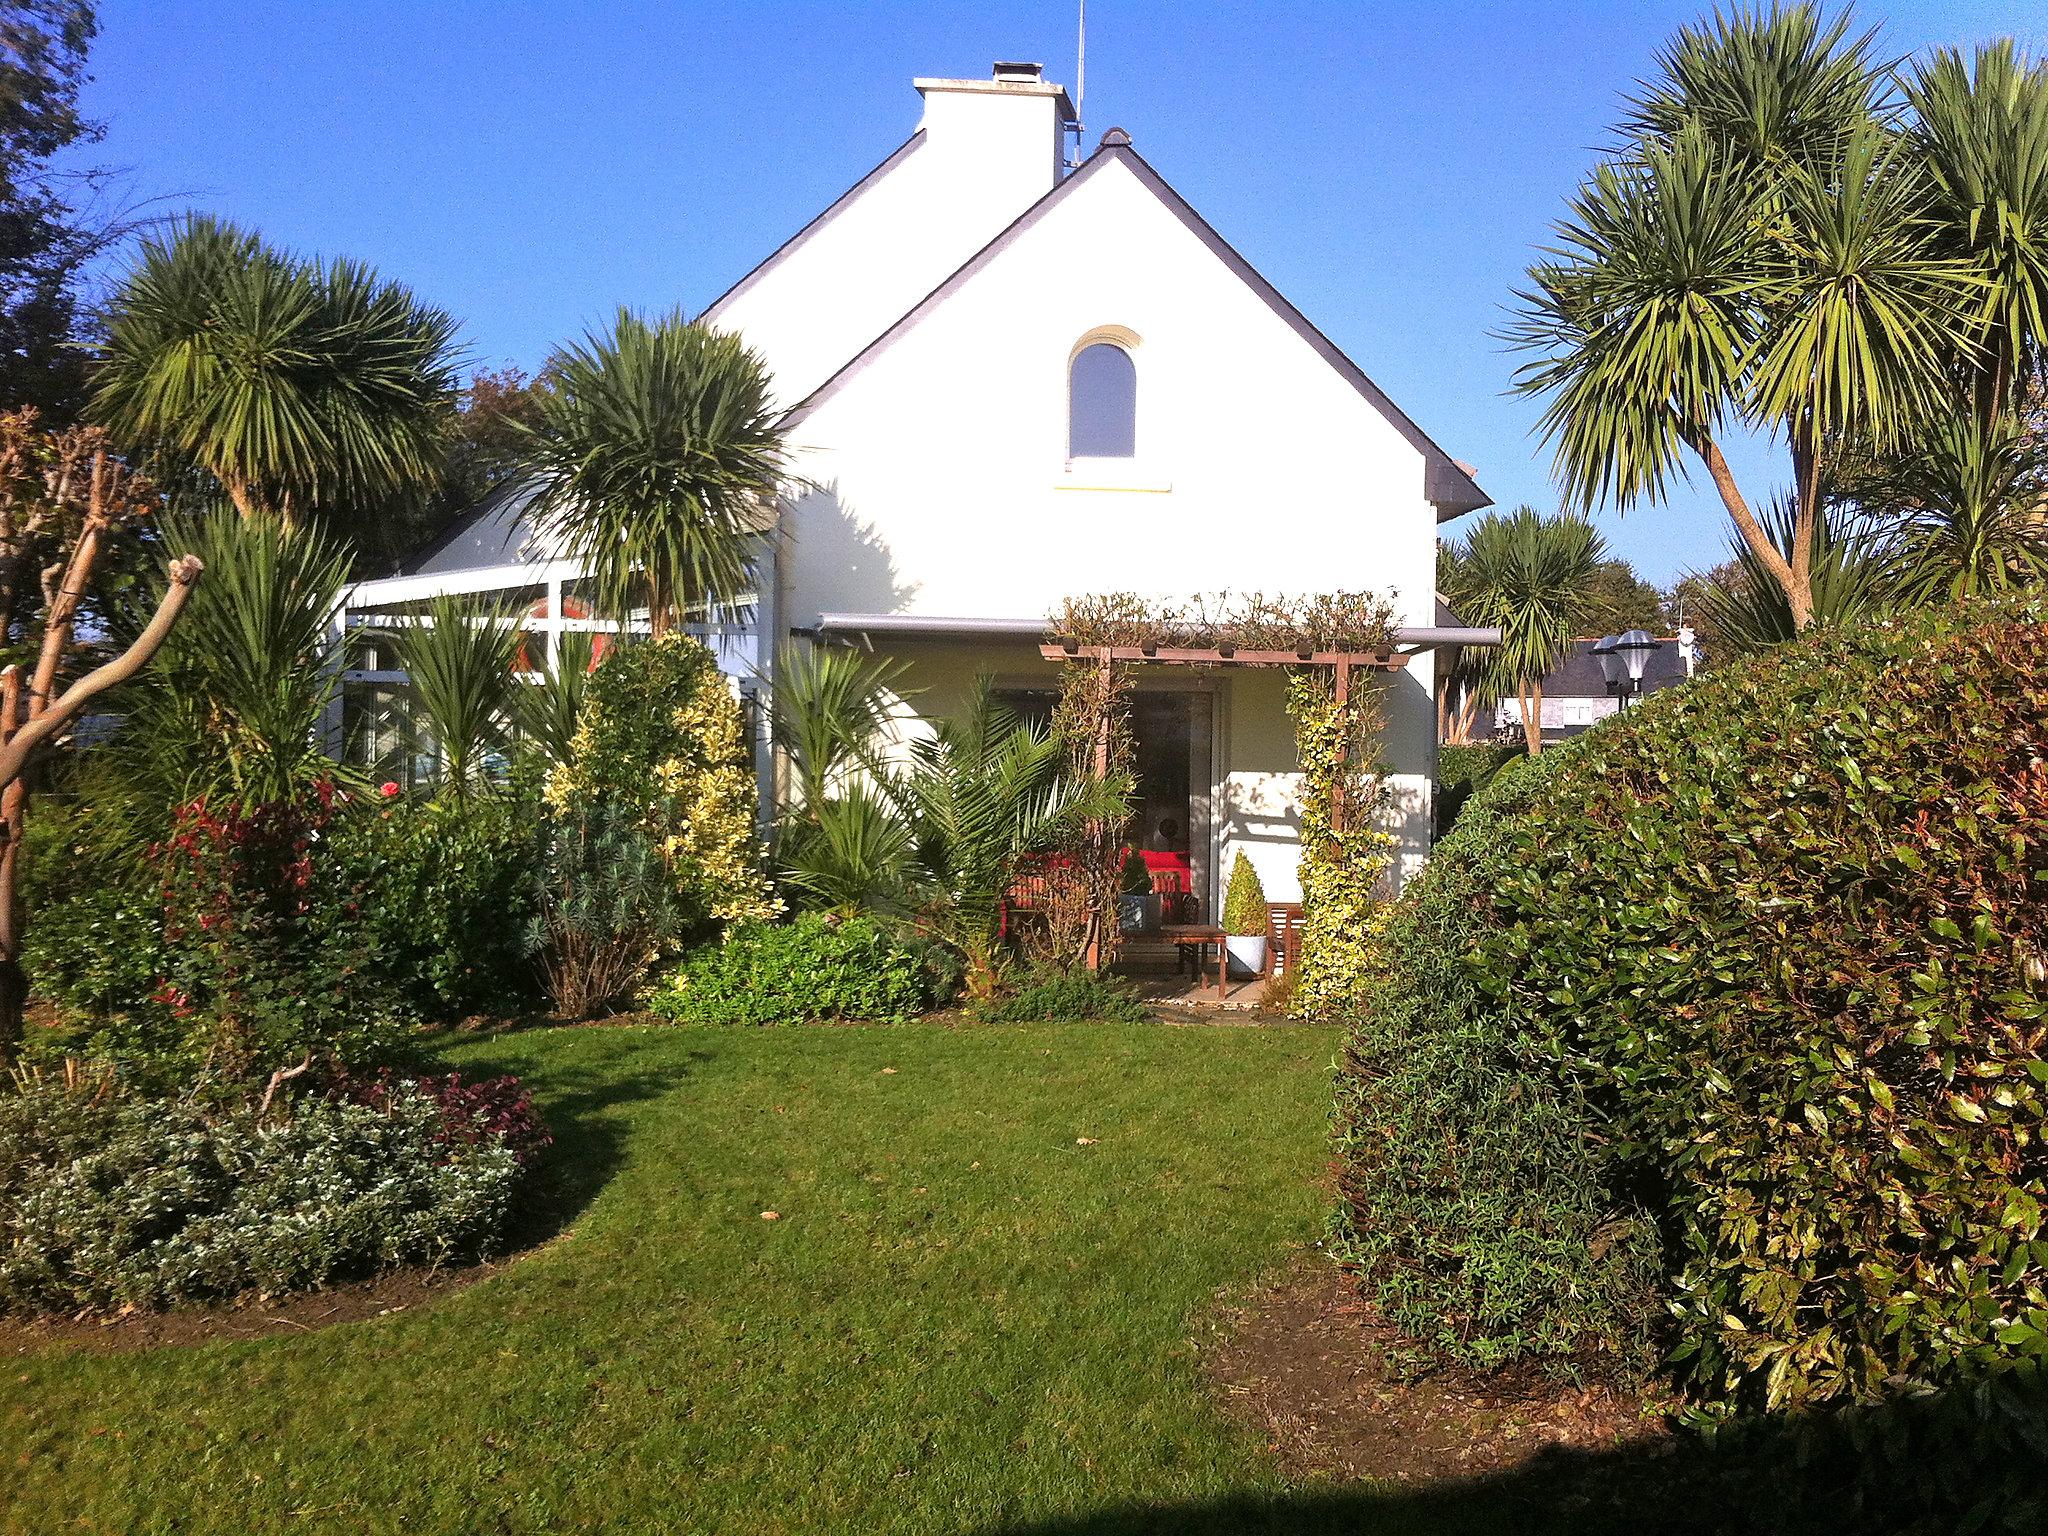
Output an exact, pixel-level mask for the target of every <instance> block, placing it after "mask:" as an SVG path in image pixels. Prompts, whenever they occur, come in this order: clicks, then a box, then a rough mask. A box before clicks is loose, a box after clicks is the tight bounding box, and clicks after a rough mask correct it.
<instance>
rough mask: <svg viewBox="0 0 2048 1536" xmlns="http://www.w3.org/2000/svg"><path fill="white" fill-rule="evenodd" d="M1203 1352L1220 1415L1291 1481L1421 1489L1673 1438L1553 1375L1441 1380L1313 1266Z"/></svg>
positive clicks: (1647, 1408)
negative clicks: (1263, 1448)
mask: <svg viewBox="0 0 2048 1536" xmlns="http://www.w3.org/2000/svg"><path fill="white" fill-rule="evenodd" d="M1222 1333H1223V1337H1222V1339H1221V1340H1220V1342H1219V1343H1218V1344H1217V1345H1216V1346H1215V1347H1214V1348H1212V1349H1211V1350H1210V1351H1209V1354H1208V1356H1207V1359H1206V1367H1207V1372H1208V1375H1209V1379H1210V1381H1211V1383H1212V1385H1213V1387H1214V1388H1215V1390H1216V1391H1217V1393H1218V1395H1219V1397H1220V1399H1221V1401H1222V1402H1223V1404H1224V1406H1225V1409H1226V1411H1227V1412H1229V1413H1230V1414H1231V1415H1232V1416H1233V1417H1235V1418H1237V1419H1238V1420H1240V1421H1241V1422H1245V1423H1248V1424H1250V1425H1251V1426H1252V1427H1254V1428H1255V1429H1257V1430H1258V1431H1259V1432H1260V1433H1261V1434H1263V1435H1264V1436H1265V1437H1266V1440H1267V1444H1268V1446H1269V1447H1270V1448H1271V1450H1272V1452H1273V1454H1274V1455H1275V1456H1277V1457H1278V1458H1279V1460H1280V1462H1281V1464H1282V1465H1283V1466H1284V1467H1286V1468H1287V1470H1288V1471H1290V1472H1291V1473H1294V1474H1295V1475H1297V1476H1303V1477H1313V1478H1334V1479H1340V1480H1350V1479H1358V1478H1363V1479H1370V1480H1372V1481H1375V1482H1380V1483H1393V1484H1406V1485H1420V1484H1425V1483H1433V1482H1437V1481H1440V1480H1443V1479H1447V1478H1453V1479H1466V1478H1475V1477H1484V1476H1490V1475H1493V1474H1498V1473H1505V1472H1513V1471H1517V1470H1521V1469H1524V1468H1526V1467H1528V1466H1530V1465H1531V1464H1534V1463H1537V1462H1539V1461H1541V1460H1544V1459H1546V1458H1552V1459H1554V1458H1555V1457H1557V1456H1558V1454H1559V1453H1572V1452H1603V1451H1611V1450H1614V1449H1617V1448H1624V1447H1626V1448H1631V1449H1634V1450H1637V1451H1640V1452H1644V1453H1649V1454H1655V1453H1656V1451H1657V1450H1658V1449H1659V1444H1658V1443H1659V1442H1668V1441H1669V1439H1670V1436H1669V1433H1668V1430H1667V1427H1666V1417H1665V1412H1666V1405H1663V1404H1660V1403H1657V1402H1654V1401H1651V1400H1649V1399H1646V1398H1644V1397H1642V1396H1641V1395H1640V1394H1637V1393H1634V1392H1629V1391H1625V1390H1618V1389H1616V1388H1613V1387H1610V1386H1606V1385H1602V1384H1600V1383H1598V1382H1587V1383H1580V1384H1574V1383H1572V1382H1570V1381H1567V1380H1561V1379H1559V1378H1558V1377H1557V1376H1555V1375H1552V1374H1550V1373H1547V1372H1544V1371H1541V1370H1537V1369H1532V1368H1516V1369H1513V1370H1504V1371H1496V1372H1476V1371H1465V1370H1452V1369H1443V1370H1436V1371H1432V1372H1430V1373H1429V1374H1426V1375H1422V1376H1419V1377H1418V1376H1417V1375H1416V1374H1415V1372H1414V1370H1413V1368H1412V1366H1406V1367H1404V1361H1406V1360H1408V1359H1411V1358H1412V1352H1408V1351H1404V1350H1403V1349H1402V1348H1401V1341H1400V1337H1399V1335H1398V1334H1397V1333H1395V1331H1394V1330H1393V1329H1392V1328H1390V1327H1389V1326H1388V1325H1387V1324H1385V1323H1384V1322H1382V1321H1380V1320H1379V1318H1377V1317H1376V1316H1375V1315H1374V1313H1373V1311H1372V1309H1371V1308H1370V1307H1369V1306H1368V1305H1367V1304H1366V1303H1365V1302H1364V1301H1363V1300H1361V1299H1360V1297H1359V1294H1358V1290H1357V1287H1356V1286H1355V1284H1353V1283H1352V1282H1351V1280H1350V1279H1349V1278H1347V1277H1346V1275H1345V1274H1344V1272H1343V1271H1342V1270H1340V1269H1339V1268H1338V1267H1337V1266H1336V1265H1335V1264H1332V1263H1330V1262H1329V1261H1328V1260H1327V1259H1325V1258H1323V1257H1322V1256H1321V1255H1315V1256H1312V1257H1310V1258H1308V1259H1306V1260H1305V1261H1304V1262H1303V1263H1301V1264H1300V1265H1298V1266H1297V1267H1296V1268H1295V1269H1294V1270H1293V1271H1292V1272H1290V1273H1289V1274H1288V1275H1287V1276H1286V1277H1285V1278H1284V1279H1282V1280H1281V1281H1279V1282H1278V1283H1276V1284H1274V1285H1272V1286H1271V1287H1269V1288H1267V1289H1266V1290H1264V1291H1261V1292H1260V1293H1258V1294H1257V1295H1255V1296H1254V1297H1252V1298H1251V1299H1249V1300H1248V1301H1246V1302H1245V1303H1243V1304H1242V1305H1239V1306H1236V1307H1233V1308H1231V1309H1230V1311H1229V1312H1228V1314H1227V1315H1226V1317H1225V1318H1224V1319H1223V1326H1222Z"/></svg>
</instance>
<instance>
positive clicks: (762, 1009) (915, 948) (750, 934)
mask: <svg viewBox="0 0 2048 1536" xmlns="http://www.w3.org/2000/svg"><path fill="white" fill-rule="evenodd" d="M957 981H958V977H957V974H953V973H951V972H950V970H949V967H948V965H947V963H946V962H944V961H943V960H942V959H941V958H940V957H939V955H938V954H937V953H936V952H935V951H934V949H933V948H932V947H931V946H928V945H916V944H906V943H903V942H901V941H900V940H898V939H896V938H894V937H892V936H891V935H890V934H888V933H887V932H886V931H884V930H883V929H882V928H881V927H880V926H878V925H877V924H875V923H874V922H871V921H870V920H869V919H867V918H864V917H850V918H845V919H835V918H832V917H828V916H826V915H825V914H823V913H817V912H808V913H805V914H804V915H803V916H801V917H798V918H797V919H796V920H795V921H793V922H789V923H749V924H745V925H743V926H741V927H738V928H735V929H733V930H732V932H731V934H730V935H729V936H728V937H727V938H726V940H725V942H724V943H722V944H706V945H704V946H702V947H701V948H698V949H694V950H692V951H691V952H690V953H689V954H687V955H685V956H684V957H683V959H682V963H681V964H680V965H678V966H677V967H676V969H675V971H674V972H673V973H671V974H670V975H669V976H668V977H667V978H665V979H664V980H663V981H662V982H661V983H660V984H659V985H657V986H656V987H655V988H654V990H653V992H652V993H650V994H649V996H648V998H647V1007H648V1010H649V1011H650V1012H652V1013H656V1014H659V1015H660V1016H661V1017H662V1018H665V1019H668V1020H669V1021H670V1022H672V1023H676V1024H805V1023H810V1022H812V1021H814V1020H820V1019H863V1020H868V1021H874V1022H881V1021H888V1022H901V1021H903V1020H906V1019H910V1018H914V1017H916V1016H917V1015H918V1014H920V1013H924V1012H926V1011H927V1010H929V1009H931V1008H933V1007H935V1006H936V1005H937V1004H938V1003H940V1002H942V1001H944V1000H946V999H947V998H950V997H951V995H952V990H953V987H954V986H955V985H956V984H957Z"/></svg>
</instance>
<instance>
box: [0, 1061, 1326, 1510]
mask: <svg viewBox="0 0 2048 1536" xmlns="http://www.w3.org/2000/svg"><path fill="white" fill-rule="evenodd" d="M1334 1042H1335V1036H1334V1033H1333V1032H1331V1031H1327V1030H1320V1029H1307V1028H1274V1029H1224V1028H1189V1029H1173V1028H1165V1027H1157V1026H1150V1027H1148V1026H1130V1025H1121V1026H1109V1025H1099V1024H1095V1025H1060V1026H1051V1025H1048V1026H1030V1027H1018V1028H981V1029H962V1030H957V1031H949V1030H943V1029H938V1028H928V1027H906V1028H898V1029H887V1028H876V1029H808V1030H765V1031H751V1032H743V1031H709V1030H679V1029H638V1028H634V1029H597V1030H575V1031H546V1032H535V1033H529V1034H520V1035H512V1036H507V1037H505V1038H502V1039H498V1040H490V1041H482V1042H473V1043H470V1044H468V1045H466V1046H464V1047H462V1048H460V1049H458V1050H454V1051H452V1052H450V1053H449V1054H450V1056H451V1058H452V1059H453V1060H454V1061H455V1062H456V1064H458V1065H460V1066H462V1067H463V1068H464V1069H465V1070H467V1069H471V1068H483V1067H488V1068H491V1069H496V1070H507V1071H515V1072H518V1073H520V1074H521V1075H522V1076H525V1077H527V1078H529V1079H530V1080H531V1081H532V1083H533V1084H534V1086H535V1087H536V1089H537V1090H538V1092H539V1095H540V1097H541V1099H542V1102H543V1104H544V1107H545V1108H546V1110H547V1111H548V1113H549V1115H550V1118H551V1119H552V1120H553V1121H554V1123H555V1125H556V1128H557V1132H558V1135H559V1137H560V1145H559V1146H558V1147H557V1148H556V1151H555V1153H554V1154H553V1156H552V1158H551V1161H550V1165H549V1168H550V1172H549V1175H548V1179H547V1181H546V1183H547V1188H546V1189H545V1190H544V1191H543V1196H542V1203H543V1205H544V1206H545V1207H546V1209H545V1211H544V1213H543V1214H544V1216H545V1218H546V1219H549V1220H552V1221H553V1222H555V1223H557V1224H562V1225H563V1226H564V1230H563V1232H562V1235H561V1236H559V1237H558V1238H557V1239H556V1240H554V1241H553V1242H552V1243H550V1244H549V1245H548V1246H546V1247H544V1248H543V1249H541V1250H540V1251H538V1252H536V1253H534V1254H532V1255H530V1256H529V1257H527V1258H525V1259H524V1260H522V1261H521V1262H519V1263H517V1264H515V1265H513V1266H510V1267H509V1268H507V1269H506V1270H504V1271H503V1272H502V1273H501V1274H499V1275H497V1276H496V1277H494V1278H492V1279H490V1280H488V1281H486V1282H485V1283H483V1284H480V1285H478V1286H475V1287H473V1288H471V1289H469V1290H466V1291H463V1292H460V1293H458V1294H454V1295H450V1296H448V1297H446V1298H444V1299H443V1300H441V1301H440V1302H438V1303H437V1304H435V1305H433V1306H431V1307H428V1308H425V1309H422V1310H419V1311H415V1312H408V1313H404V1314H400V1315H397V1316H392V1317H387V1318H381V1319H377V1320H374V1321H370V1322H365V1323H357V1324H350V1325H346V1326H342V1327H336V1328H331V1329H328V1330H326V1331H324V1332H319V1333H313V1334H307V1335H304V1336H298V1337H292V1338H288V1339H273V1340H269V1341H266V1342H263V1343H258V1344H228V1345H212V1346H207V1347H204V1348H199V1349H191V1350H159V1351H153V1352H148V1353H140V1354H131V1355H105V1356H98V1355H85V1354H78V1353H67V1352H57V1351H52V1352H49V1353H46V1354H42V1355H39V1356H36V1357H33V1358H31V1359H28V1360H26V1361H18V1362H12V1363H10V1364H9V1365H8V1367H7V1368H6V1369H7V1371H8V1374H7V1377H6V1378H5V1380H4V1383H0V1428H4V1441H0V1443H4V1447H5V1453H4V1455H0V1521H4V1528H5V1529H7V1530H14V1531H33V1532H38V1533H41V1532H57V1531H72V1530H75V1531H101V1532H119V1533H122V1536H128V1533H142V1532H155V1531H165V1532H168V1531H177V1532H190V1533H198V1532H236V1533H241V1532H249V1531H304V1532H321V1531H349V1532H357V1531H365V1532H371V1531H375V1532H382V1531H392V1532H396V1531H406V1532H411V1533H429V1532H464V1533H468V1532H501V1531H502V1532H529V1531H583V1530H599V1529H602V1530H605V1531H608V1532H626V1531H632V1532H638V1531H648V1532H653V1531H661V1532H700V1531H701V1532H712V1531H735V1532H737V1531H746V1532H778V1531H849V1532H853V1531H858V1532H886V1531H917V1532H950V1531H968V1530H1001V1529H1005V1528H1009V1527H1022V1526H1028V1525H1036V1524H1046V1525H1054V1524H1060V1523H1065V1524H1066V1526H1067V1528H1069V1529H1075V1530H1080V1529H1086V1530H1090V1531H1093V1530H1097V1529H1102V1530H1108V1529H1125V1528H1128V1529H1134V1530H1136V1529H1155V1528H1156V1529H1174V1528H1180V1527H1179V1526H1178V1524H1177V1522H1175V1521H1173V1520H1171V1519H1169V1518H1168V1517H1166V1516H1164V1515H1161V1516H1158V1517H1157V1519H1156V1520H1155V1518H1154V1516H1152V1515H1150V1514H1148V1513H1146V1511H1148V1510H1160V1509H1164V1508H1167V1507H1171V1506H1179V1507H1180V1508H1182V1509H1188V1508H1194V1507H1206V1508H1208V1509H1210V1510H1211V1511H1212V1512H1213V1511H1216V1510H1218V1509H1219V1508H1221V1507H1223V1506H1225V1505H1229V1506H1230V1507H1231V1508H1232V1509H1235V1508H1237V1505H1236V1504H1234V1503H1232V1501H1247V1500H1248V1501H1251V1502H1250V1504H1249V1505H1246V1506H1245V1507H1246V1508H1250V1507H1251V1506H1252V1505H1258V1506H1260V1507H1264V1506H1263V1503H1262V1501H1263V1500H1265V1499H1266V1498H1267V1497H1268V1496H1271V1495H1277V1494H1278V1493H1279V1492H1280V1482H1279V1477H1278V1474H1277V1472H1276V1471H1275V1470H1274V1468H1273V1466H1272V1464H1271V1463H1270V1462H1269V1461H1268V1460H1267V1459H1265V1457H1264V1455H1263V1452H1262V1448H1261V1447H1260V1445H1259V1444H1258V1441H1257V1438H1256V1437H1254V1436H1251V1435H1248V1434H1246V1433H1245V1432H1243V1431H1241V1430H1239V1429H1237V1428H1235V1427H1233V1426H1232V1425H1231V1424H1229V1423H1228V1422H1227V1421H1226V1420H1225V1419H1224V1418H1222V1417H1221V1416H1220V1415H1219V1414H1218V1413H1217V1411H1216V1410H1215V1408H1214V1407H1213V1405H1212V1404H1211V1403H1210V1402H1209V1400H1208V1399H1207V1398H1206V1396H1205V1394H1204V1391H1203V1388H1202V1385H1201V1382H1200V1379H1199V1375H1198V1370H1197V1363H1196V1358H1195V1357H1196V1348H1197V1343H1198V1341H1199V1339H1200V1338H1201V1337H1202V1336H1203V1335H1204V1333H1205V1331H1206V1329H1207V1327H1208V1325H1209V1318H1210V1316H1211V1308H1212V1302H1213V1298H1214V1297H1215V1295H1216V1293H1217V1292H1218V1291H1219V1290H1223V1289H1226V1288H1234V1287H1243V1286H1246V1285H1248V1284H1250V1283H1251V1282H1253V1281H1255V1280H1256V1279H1257V1278H1258V1277H1259V1276H1260V1275H1261V1274H1262V1273H1266V1272H1269V1271H1271V1270H1272V1269H1273V1268H1275V1267H1276V1266H1278V1265H1281V1264H1282V1263H1284V1262H1285V1261H1286V1260H1287V1258H1288V1256H1289V1254H1290V1252H1291V1251H1292V1250H1294V1249H1296V1248H1298V1247H1299V1246H1300V1245H1302V1244H1305V1243H1309V1242H1312V1241H1313V1240H1314V1239H1315V1238H1316V1236H1317V1234H1318V1232H1319V1230H1320V1226H1321V1220H1322V1215H1323V1211H1324V1207H1325V1203H1326V1197H1325V1195H1324V1194H1323V1193H1322V1192H1321V1190H1320V1188H1319V1176H1320V1173H1321V1170H1322V1166H1323V1162H1324V1159H1325V1145H1324V1114H1325V1105H1326V1102H1327V1097H1328V1084H1327V1066H1328V1062H1329V1060H1330V1057H1331V1054H1332V1049H1333V1046H1334ZM891 1067H893V1068H894V1069H895V1071H894V1072H889V1071H886V1070H885V1069H886V1068H891ZM1084 1137H1085V1138H1090V1139H1091V1140H1092V1142H1093V1144H1092V1145H1083V1144H1081V1140H1080V1139H1081V1138H1084ZM768 1210H773V1211H776V1212H779V1213H780V1218H781V1219H780V1220H778V1221H774V1222H768V1221H763V1220H762V1219H761V1213H762V1212H763V1211H768ZM1119 1511H1120V1513H1119ZM1210 1518H1212V1519H1214V1520H1216V1521H1218V1522H1219V1523H1217V1524H1216V1525H1215V1527H1214V1528H1217V1529H1223V1528H1230V1529H1236V1528H1238V1520H1239V1516H1238V1515H1237V1514H1235V1513H1232V1514H1227V1515H1216V1514H1213V1513H1212V1516H1211V1517H1210ZM1244 1518H1245V1519H1246V1520H1248V1521H1249V1520H1250V1519H1252V1518H1253V1517H1252V1516H1250V1515H1246V1516H1245V1517H1244ZM1105 1522H1106V1523H1105ZM1203 1528H1204V1529H1207V1528H1210V1527H1209V1526H1206V1525H1205V1526H1204V1527H1203ZM1261 1528H1263V1527H1261ZM1274 1528H1281V1527H1278V1526H1276V1527H1274ZM1284 1528H1286V1529H1296V1528H1305V1527H1297V1525H1296V1524H1294V1523H1292V1522H1289V1523H1288V1524H1286V1525H1285V1527H1284Z"/></svg>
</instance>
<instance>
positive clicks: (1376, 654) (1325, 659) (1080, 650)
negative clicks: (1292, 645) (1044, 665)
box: [1038, 644, 1408, 672]
mask: <svg viewBox="0 0 2048 1536" xmlns="http://www.w3.org/2000/svg"><path fill="white" fill-rule="evenodd" d="M1038 654H1039V655H1041V656H1043V657H1044V658H1045V659H1046V660H1047V661H1099V662H1113V661H1126V662H1131V663H1134V664H1138V665H1145V666H1151V665H1158V666H1170V667H1337V666H1342V667H1347V668H1348V667H1371V668H1375V669H1377V670H1378V671H1382V672H1398V671H1400V670H1401V669H1402V668H1403V667H1405V666H1407V665H1408V656H1407V654H1406V653H1405V652H1402V651H1240V650H1224V649H1221V648H1216V649H1211V650H1187V649H1182V648H1179V647H1175V646H1165V645H1157V646H1151V645H1058V644H1046V645H1041V646H1040V647H1039V648H1038Z"/></svg>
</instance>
